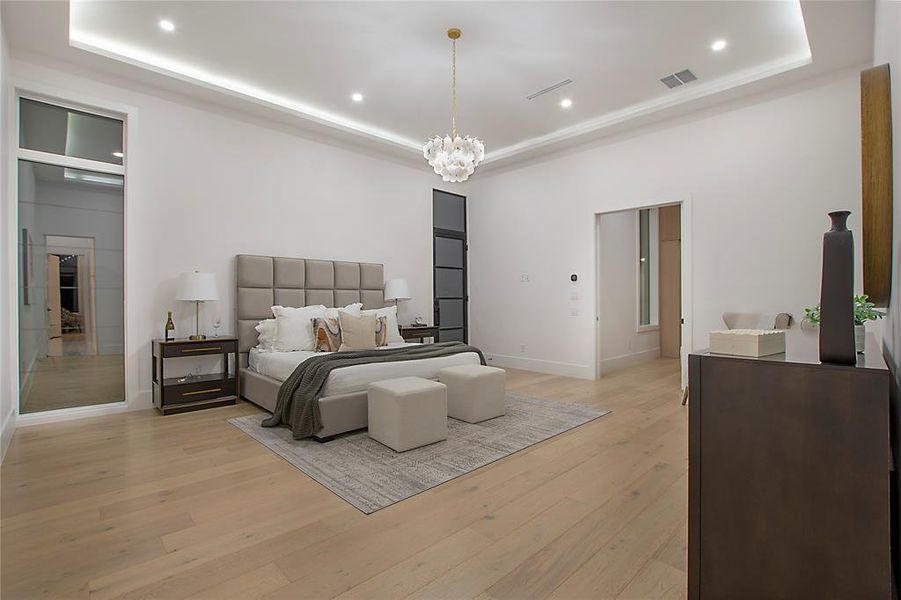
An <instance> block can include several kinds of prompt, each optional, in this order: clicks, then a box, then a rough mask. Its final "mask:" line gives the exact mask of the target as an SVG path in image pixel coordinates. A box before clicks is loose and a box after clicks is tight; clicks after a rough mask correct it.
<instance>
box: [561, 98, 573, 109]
mask: <svg viewBox="0 0 901 600" xmlns="http://www.w3.org/2000/svg"><path fill="white" fill-rule="evenodd" d="M572 105H573V101H572V100H570V99H569V98H564V99H563V100H561V101H560V106H562V107H563V108H569V107H570V106H572Z"/></svg>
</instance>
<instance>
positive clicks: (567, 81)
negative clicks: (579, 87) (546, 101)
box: [526, 79, 573, 100]
mask: <svg viewBox="0 0 901 600" xmlns="http://www.w3.org/2000/svg"><path fill="white" fill-rule="evenodd" d="M572 82H573V80H572V79H564V80H563V81H558V82H557V83H555V84H554V85H549V86H548V87H546V88H544V89H543V90H538V91H537V92H535V93H534V94H529V95H528V96H526V100H534V99H535V98H537V97H538V96H543V95H545V94H548V93H550V92H553V91H554V90H559V89H560V88H562V87H563V86H565V85H569V84H571V83H572Z"/></svg>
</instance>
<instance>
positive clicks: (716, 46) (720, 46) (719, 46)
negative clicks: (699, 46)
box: [710, 40, 726, 52]
mask: <svg viewBox="0 0 901 600" xmlns="http://www.w3.org/2000/svg"><path fill="white" fill-rule="evenodd" d="M725 48H726V40H717V41H715V42H713V43H712V44H710V49H711V50H713V51H714V52H719V51H720V50H724V49H725Z"/></svg>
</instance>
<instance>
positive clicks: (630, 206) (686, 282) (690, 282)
mask: <svg viewBox="0 0 901 600" xmlns="http://www.w3.org/2000/svg"><path fill="white" fill-rule="evenodd" d="M675 204H679V205H681V207H682V210H681V213H682V214H681V229H682V231H681V235H682V244H681V250H682V256H681V266H682V273H681V285H682V294H681V296H682V319H683V323H682V348H681V350H680V352H679V354H680V359H679V360H680V363H681V375H682V377H681V380H682V383H681V386H682V389H683V390H684V389H685V388H686V387H687V386H688V355H689V354H690V353H691V352H692V351H693V350H694V342H693V329H692V322H693V321H694V302H693V295H694V294H693V289H694V279H693V269H692V265H693V264H694V261H693V260H692V230H691V223H692V198H691V194H689V193H682V194H673V195H671V196H670V197H669V198H666V197H663V198H660V199H655V200H650V201H647V202H638V201H636V202H634V203H630V202H626V203H624V204H622V205H619V206H615V207H611V208H610V209H608V210H602V211H598V212H596V213H594V273H595V285H594V289H593V290H592V293H593V294H594V307H595V313H594V334H595V335H594V338H595V347H594V354H595V357H594V358H595V360H594V378H595V379H596V380H597V379H600V378H601V345H602V339H601V311H602V309H603V307H602V306H601V295H600V293H599V292H598V290H599V289H600V286H601V283H602V281H603V274H602V273H601V261H600V252H601V235H600V218H601V216H602V215H606V214H610V213H618V212H624V211H629V210H639V209H642V208H660V207H661V206H672V205H675Z"/></svg>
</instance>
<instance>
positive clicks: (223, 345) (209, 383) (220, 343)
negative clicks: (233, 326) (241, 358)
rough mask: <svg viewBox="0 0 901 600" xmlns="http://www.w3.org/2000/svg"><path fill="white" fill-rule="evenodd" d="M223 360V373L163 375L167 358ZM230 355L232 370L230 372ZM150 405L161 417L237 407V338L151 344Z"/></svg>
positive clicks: (184, 340)
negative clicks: (217, 358) (216, 357)
mask: <svg viewBox="0 0 901 600" xmlns="http://www.w3.org/2000/svg"><path fill="white" fill-rule="evenodd" d="M215 354H218V355H221V356H222V362H223V367H222V373H213V374H210V375H194V376H192V377H187V378H184V377H169V378H167V377H166V375H165V364H166V360H165V359H167V358H187V357H194V356H209V355H215ZM229 354H233V355H234V358H233V362H232V363H231V364H232V365H234V368H233V369H231V370H230V369H229V362H230V361H229V357H228V355H229ZM151 379H152V380H153V405H154V406H156V408H157V410H159V411H160V412H161V413H163V414H164V415H171V414H176V413H183V412H189V411H192V410H200V409H202V408H214V407H217V406H227V405H229V404H236V403H237V401H238V393H239V390H238V338H235V337H215V338H207V339H205V340H188V339H183V340H173V341H171V342H167V341H165V340H153V370H152V376H151Z"/></svg>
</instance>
